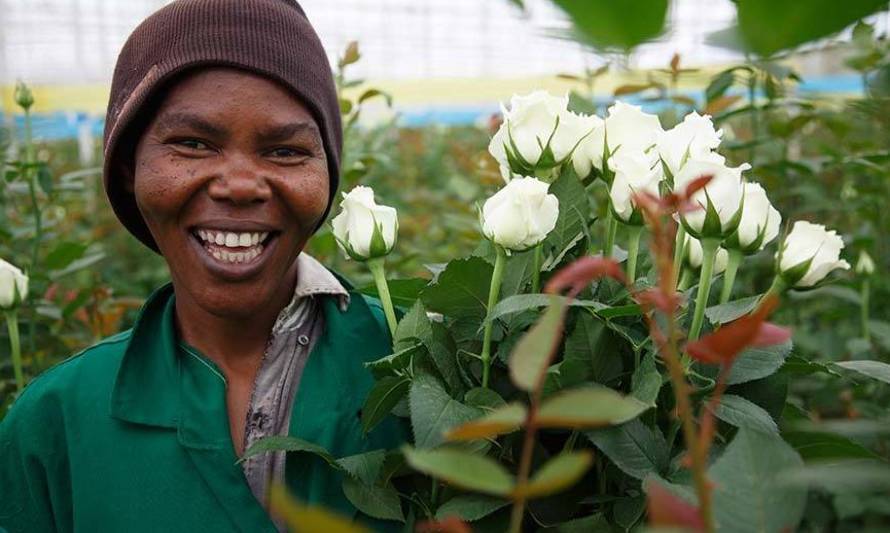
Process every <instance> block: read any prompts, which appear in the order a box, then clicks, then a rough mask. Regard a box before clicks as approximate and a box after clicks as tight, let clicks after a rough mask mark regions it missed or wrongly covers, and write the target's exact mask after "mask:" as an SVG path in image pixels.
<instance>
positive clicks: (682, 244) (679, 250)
mask: <svg viewBox="0 0 890 533" xmlns="http://www.w3.org/2000/svg"><path fill="white" fill-rule="evenodd" d="M685 253H686V228H684V227H683V224H678V227H677V239H676V241H674V276H679V275H680V270H681V269H680V267H681V266H682V265H683V255H684V254H685ZM678 282H679V280H676V281H674V286H675V287H676V286H677V283H678Z"/></svg>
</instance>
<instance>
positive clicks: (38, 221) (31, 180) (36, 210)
mask: <svg viewBox="0 0 890 533" xmlns="http://www.w3.org/2000/svg"><path fill="white" fill-rule="evenodd" d="M23 109H24V110H25V164H26V165H27V166H26V167H25V171H24V177H25V181H27V182H28V194H29V195H30V197H31V210H32V212H33V214H34V240H33V242H32V245H31V246H32V248H31V268H30V270H31V272H34V273H36V272H39V269H38V264H37V262H38V259H39V255H38V253H39V251H40V241H42V240H43V218H42V215H41V211H40V204H39V203H38V202H37V172H35V171H34V168H33V167H32V165H34V163H35V162H36V161H37V157H36V154H35V150H34V137H33V133H32V129H31V107H30V106H27V107H23ZM36 329H37V324H36V311H34V310H33V309H32V312H31V313H30V314H29V320H28V347H29V349H30V350H31V351H32V352H34V351H35V332H36Z"/></svg>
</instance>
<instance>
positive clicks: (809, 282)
mask: <svg viewBox="0 0 890 533" xmlns="http://www.w3.org/2000/svg"><path fill="white" fill-rule="evenodd" d="M843 248H844V241H843V240H842V239H841V238H840V237H839V236H838V234H837V232H835V231H834V230H831V231H829V230H827V229H825V226H823V225H821V224H812V223H810V222H806V221H803V220H798V221H797V222H795V223H794V227H792V228H791V233H789V234H788V236H787V237H785V242H784V243H783V244H782V248H781V249H780V250H779V252H777V255H778V257H779V270H780V272H781V276H782V279H783V280H784V281H785V283H787V284H788V286H789V287H812V286H813V285H815V284H816V283H819V282H820V281H822V279H824V278H825V276H827V275H828V273H829V272H831V271H832V270H835V269H843V270H848V269H849V268H850V264H849V263H847V262H846V261H844V260H843V259H840V255H841V250H842V249H843Z"/></svg>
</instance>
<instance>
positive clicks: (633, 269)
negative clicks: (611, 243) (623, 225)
mask: <svg viewBox="0 0 890 533" xmlns="http://www.w3.org/2000/svg"><path fill="white" fill-rule="evenodd" d="M628 231H629V232H630V236H629V238H628V240H627V281H628V282H629V283H630V284H631V285H633V283H634V281H636V279H637V278H636V274H637V257H638V256H639V252H640V237H641V236H642V235H643V226H629V227H628Z"/></svg>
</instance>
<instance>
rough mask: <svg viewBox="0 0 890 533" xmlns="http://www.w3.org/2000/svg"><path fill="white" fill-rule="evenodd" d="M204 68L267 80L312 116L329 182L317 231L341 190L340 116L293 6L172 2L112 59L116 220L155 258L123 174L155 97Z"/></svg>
mask: <svg viewBox="0 0 890 533" xmlns="http://www.w3.org/2000/svg"><path fill="white" fill-rule="evenodd" d="M202 66H230V67H235V68H240V69H244V70H246V71H250V72H253V73H257V74H260V75H263V76H266V77H269V78H271V79H273V80H275V81H278V82H279V83H282V84H284V85H285V86H286V87H288V88H289V89H290V90H292V91H293V92H294V93H295V94H296V96H297V97H298V98H299V99H300V100H301V101H302V103H303V104H304V105H306V107H307V108H308V109H309V110H310V112H311V113H312V115H313V117H314V118H315V122H316V123H317V124H318V127H319V129H320V130H321V136H322V141H323V142H324V149H325V153H326V155H327V160H328V174H329V176H330V198H329V200H328V206H327V209H326V210H325V214H324V217H322V221H321V222H320V223H319V226H320V225H321V224H322V223H324V220H325V218H327V215H328V212H330V209H331V204H332V203H333V200H334V195H335V194H336V191H337V186H338V184H339V168H340V151H341V149H342V145H343V134H342V131H341V125H340V109H339V104H338V101H337V90H336V87H335V85H334V79H333V74H332V73H331V66H330V64H329V63H328V59H327V56H326V55H325V51H324V49H323V48H322V46H321V41H320V40H319V39H318V35H316V33H315V30H314V29H313V28H312V25H311V24H310V23H309V20H308V19H307V18H306V14H305V13H304V12H303V9H302V8H301V7H300V6H299V5H298V4H297V2H296V1H295V0H176V1H175V2H173V3H171V4H169V5H167V6H166V7H164V8H162V9H160V10H159V11H157V12H156V13H154V14H153V15H151V16H150V17H148V18H147V19H145V21H143V22H142V24H140V25H139V27H137V28H136V29H135V30H134V31H133V33H132V34H131V35H130V38H129V39H127V42H126V44H124V48H123V50H121V53H120V56H118V59H117V66H116V67H115V69H114V78H113V80H112V83H111V96H110V98H109V101H108V114H107V117H106V122H105V168H104V181H105V192H106V194H107V195H108V199H109V201H110V202H111V206H112V208H114V212H115V214H116V215H117V217H118V218H119V219H120V221H121V222H122V223H123V224H124V226H126V228H127V229H128V230H129V231H130V233H132V234H133V235H135V236H136V238H138V239H139V240H140V241H142V242H143V243H144V244H145V245H146V246H148V247H149V248H151V249H152V250H154V251H156V252H157V251H158V247H157V244H156V243H155V242H154V239H153V238H152V236H151V233H150V232H149V230H148V227H147V226H146V224H145V221H144V220H143V219H142V215H141V214H140V212H139V209H138V207H137V206H136V199H135V197H134V196H133V194H132V193H130V192H128V190H127V188H126V187H125V181H126V180H127V179H128V177H127V176H125V175H123V174H122V173H123V172H124V171H128V172H130V173H132V169H133V163H134V162H133V155H134V151H135V147H136V144H137V142H138V140H139V135H141V133H142V129H144V128H145V126H146V125H147V124H148V119H149V118H150V116H151V114H152V113H154V112H155V111H156V110H157V105H158V104H159V102H158V101H157V100H158V97H159V94H160V90H161V89H162V88H163V87H164V86H165V85H166V84H167V83H168V82H169V81H170V80H172V79H173V78H174V77H176V76H177V75H179V74H181V73H183V72H185V71H186V70H190V69H193V68H195V67H202ZM125 169H126V170H125ZM317 229H318V228H316V230H317Z"/></svg>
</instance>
